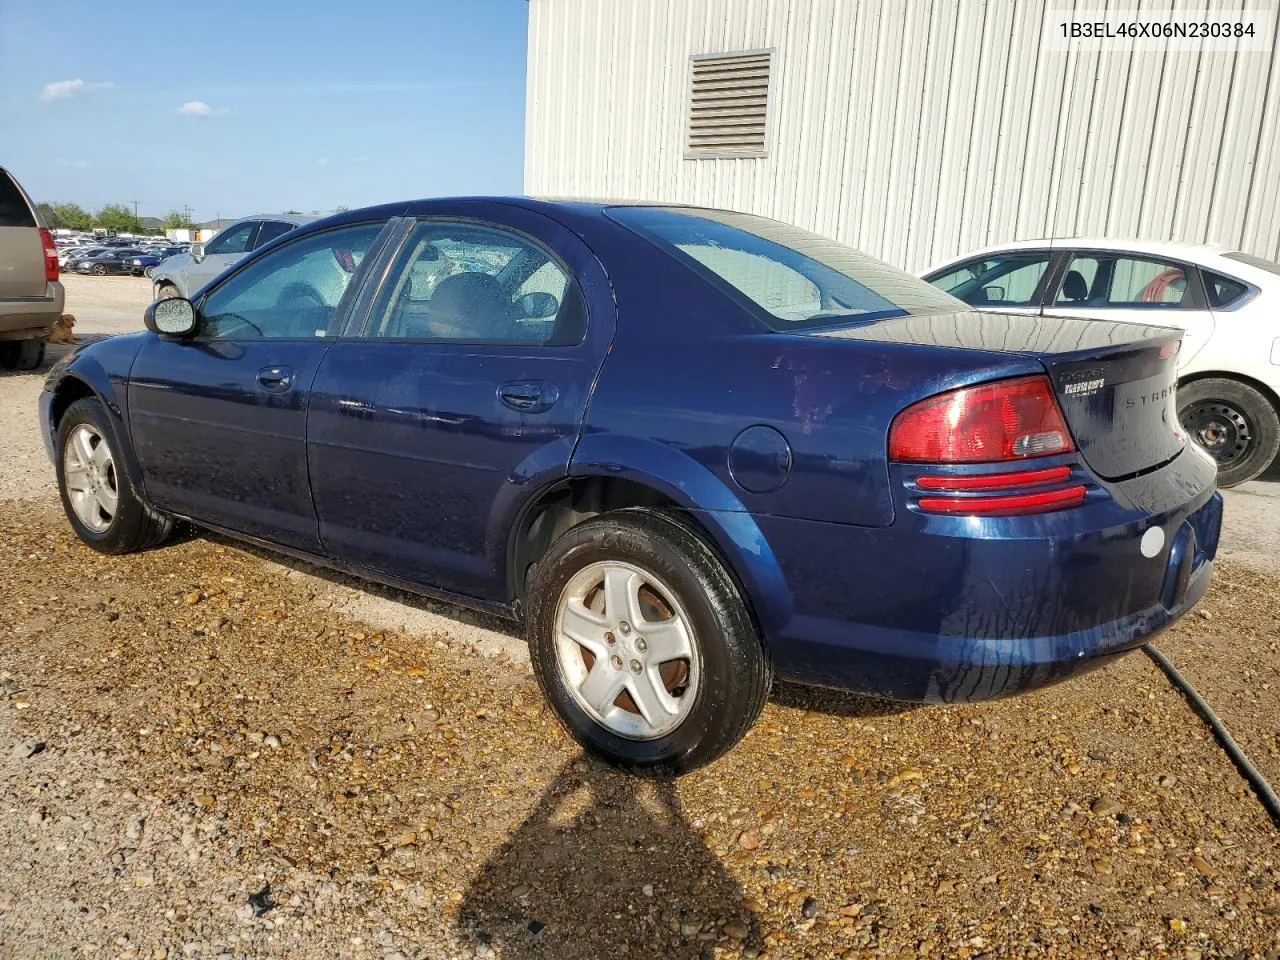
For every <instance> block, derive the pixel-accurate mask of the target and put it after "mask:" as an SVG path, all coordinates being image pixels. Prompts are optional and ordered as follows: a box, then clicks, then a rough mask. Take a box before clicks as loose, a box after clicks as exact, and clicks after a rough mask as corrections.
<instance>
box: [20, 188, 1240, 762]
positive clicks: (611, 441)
mask: <svg viewBox="0 0 1280 960" xmlns="http://www.w3.org/2000/svg"><path fill="white" fill-rule="evenodd" d="M146 324H147V327H148V331H147V332H143V333H138V334H133V335H130V336H121V337H114V338H111V339H107V340H100V341H97V342H94V343H91V344H88V345H83V346H81V347H79V348H78V349H77V350H76V351H75V352H74V353H72V354H71V355H69V356H68V357H66V358H65V359H63V360H61V361H60V362H59V363H58V364H57V365H56V366H55V368H54V369H53V371H52V372H51V374H50V375H49V378H48V382H47V383H46V385H45V391H44V393H43V395H42V398H41V402H40V414H41V421H42V425H43V430H44V435H45V439H46V442H47V445H48V449H49V453H50V456H51V457H52V459H53V461H54V463H55V464H56V468H57V476H58V484H59V486H60V488H61V494H62V501H63V505H64V507H65V508H66V514H67V517H68V519H69V521H70V523H71V525H72V527H74V529H75V531H76V533H77V534H78V535H79V536H80V538H81V539H82V540H83V541H84V542H85V543H87V544H88V545H89V546H91V547H93V548H94V549H96V550H100V551H102V552H105V553H126V552H129V551H133V550H140V549H145V548H150V547H154V546H156V545H158V544H160V543H161V542H162V541H163V540H164V539H165V538H166V536H167V535H168V534H169V531H170V529H171V527H172V524H173V522H174V520H175V519H178V518H182V519H186V520H189V521H191V522H194V523H196V524H199V525H202V526H204V527H208V528H210V529H214V530H218V531H222V532H224V533H226V534H230V535H232V536H235V537H241V538H244V539H245V540H248V541H251V542H255V543H260V544H265V545H269V546H271V547H273V548H275V549H278V550H280V551H281V552H284V553H287V554H292V555H295V556H299V557H305V558H307V559H310V560H315V561H317V562H320V563H325V564H329V565H331V566H333V567H336V568H339V569H342V570H346V571H349V572H352V573H356V574H358V575H360V576H363V577H367V578H370V579H372V580H377V581H381V582H383V583H387V584H391V585H394V586H398V587H402V588H404V589H407V590H413V591H418V592H420V593H423V594H427V595H430V596H435V597H443V598H447V599H450V600H453V601H457V602H460V603H464V604H467V605H470V606H472V607H476V608H478V609H482V610H487V611H490V612H493V613H497V614H500V615H504V616H508V617H511V618H515V619H519V620H522V621H523V622H524V624H525V627H526V630H527V634H528V639H529V644H530V649H531V653H532V658H533V664H534V667H535V670H536V673H537V676H538V679H539V681H540V683H541V685H542V687H543V690H544V692H545V694H546V696H547V698H548V699H549V701H550V703H551V704H552V706H553V707H554V709H555V710H556V712H557V714H558V715H559V716H560V718H561V719H562V721H563V722H564V724H565V726H566V727H567V728H568V730H569V731H570V732H571V733H572V734H573V735H574V736H575V737H577V738H578V740H580V741H581V743H582V744H583V745H584V746H585V747H587V748H588V749H589V750H591V751H593V752H595V753H596V754H598V755H600V756H602V757H604V758H606V759H608V760H610V761H612V762H614V763H617V764H620V765H623V766H628V767H632V768H643V767H656V768H661V769H664V770H672V771H677V772H678V771H683V770H688V769H691V768H694V767H696V766H698V765H700V764H704V763H707V762H709V761H710V760H712V759H714V758H715V757H717V756H719V755H720V754H721V753H723V752H724V751H725V750H727V749H728V748H729V747H731V746H732V745H733V744H734V743H735V742H737V741H738V740H739V739H740V738H741V737H742V736H743V735H744V734H745V733H746V731H747V730H748V728H749V727H750V726H751V724H752V722H753V721H754V720H755V718H756V716H757V715H758V714H759V712H760V710H761V708H762V707H763V705H764V703H765V700H766V698H767V696H768V694H769V688H770V684H771V681H772V678H773V677H774V675H775V674H776V675H778V676H780V677H785V678H787V679H790V680H794V681H799V682H803V683H808V684H818V685H826V686H832V687H839V688H844V689H848V690H854V691H858V692H861V693H866V694H874V695H879V696H886V697H893V698H897V699H902V700H911V701H923V702H931V701H971V700H982V699H988V698H993V697H1000V696H1005V695H1008V694H1013V693H1017V692H1020V691H1025V690H1029V689H1033V688H1035V687H1038V686H1041V685H1044V684H1046V683H1050V682H1053V681H1057V680H1061V679H1063V678H1066V677H1069V676H1071V675H1073V674H1077V673H1080V672H1081V671H1084V670H1087V669H1090V668H1092V667H1096V666H1098V665H1100V664H1103V663H1106V662H1108V660H1109V659H1110V658H1112V657H1114V656H1116V655H1119V654H1121V653H1123V652H1125V651H1128V650H1130V649H1132V648H1134V647H1136V646H1137V645H1139V644H1141V643H1143V642H1144V641H1145V640H1147V639H1149V638H1150V637H1151V636H1152V635H1153V634H1154V633H1156V632H1157V631H1159V630H1161V629H1162V628H1164V627H1166V626H1167V625H1168V624H1170V623H1171V622H1172V621H1173V620H1175V619H1176V618H1177V617H1179V616H1181V615H1182V614H1183V613H1185V612H1186V611H1187V610H1188V609H1189V608H1190V607H1191V606H1192V605H1193V604H1195V603H1196V602H1197V601H1198V600H1199V599H1200V598H1201V596H1202V595H1203V594H1204V592H1205V589H1206V588H1207V586H1208V584H1209V580H1210V576H1211V570H1212V560H1213V556H1214V553H1215V551H1216V548H1217V543H1218V533H1219V527H1220V524H1221V513H1222V501H1221V498H1220V496H1219V495H1218V494H1217V493H1216V492H1215V489H1214V473H1215V469H1214V462H1213V461H1212V460H1211V459H1210V458H1209V457H1208V456H1206V455H1205V454H1203V453H1202V452H1200V451H1199V450H1198V449H1197V448H1196V447H1195V446H1194V445H1192V444H1189V443H1188V442H1187V438H1186V436H1185V434H1184V433H1183V432H1182V430H1181V429H1180V427H1179V425H1178V418H1177V415H1176V404H1175V387H1174V383H1175V376H1176V365H1177V353H1178V350H1179V344H1180V339H1179V338H1180V333H1179V331H1176V330H1172V329H1166V328H1161V327H1152V326H1139V325H1130V324H1125V323H1104V322H1099V321H1093V320H1083V319H1072V318H1053V317H1039V316H1037V317H1030V316H1017V315H1007V314H1004V315H1002V314H988V313H982V312H975V311H974V310H972V309H970V308H969V307H967V306H966V305H965V304H964V303H962V302H960V301H959V300H956V299H954V298H952V297H951V296H950V295H948V294H946V293H944V292H943V291H941V290H938V289H936V288H934V287H932V286H930V285H929V284H927V283H925V282H923V281H921V280H918V279H916V278H914V277H911V276H909V275H907V274H905V273H902V272H900V271H898V270H896V269H893V268H891V267H889V266H887V265H886V264H883V263H881V262H879V261H877V260H874V259H871V258H869V257H867V256H864V255H863V254H860V253H858V252H857V251H856V250H853V249H851V248H849V247H846V246H843V245H841V244H838V243H835V242H833V241H831V240H828V239H825V238H823V237H820V236H817V235H814V234H811V233H807V232H805V231H802V230H799V229H797V228H794V227H790V226H787V225H785V224H782V223H777V222H775V221H771V220H766V219H762V218H758V217H753V216H748V215H745V214H738V213H730V212H726V211H720V210H704V209H697V208H688V207H661V206H639V205H601V204H587V203H553V202H543V201H536V200H526V199H501V200H499V199H461V200H427V201H419V202H413V203H400V204H394V205H388V206H380V207H373V208H369V209H364V210H357V211H350V212H346V213H342V214H339V215H338V216H335V217H331V218H329V219H327V220H323V221H320V222H317V223H313V224H310V225H308V226H304V227H302V228H300V229H299V230H296V231H294V232H292V233H289V234H287V235H286V236H284V237H281V238H279V239H277V240H275V241H273V242H271V243H269V244H267V245H266V246H264V247H262V248H261V249H259V250H257V251H255V252H254V253H253V254H251V255H250V256H248V257H246V258H245V259H243V260H241V261H240V262H238V263H237V264H236V265H235V266H234V267H232V268H231V269H229V270H228V271H227V272H225V273H223V274H222V275H221V276H218V277H217V278H215V279H214V280H213V281H211V282H210V283H209V284H208V285H207V286H206V287H205V288H204V289H202V290H200V291H199V292H198V293H196V294H195V295H194V297H193V298H192V299H191V300H186V299H180V298H175V299H169V300H162V301H158V302H157V303H155V304H153V305H152V306H151V307H150V308H149V309H148V311H147V315H146Z"/></svg>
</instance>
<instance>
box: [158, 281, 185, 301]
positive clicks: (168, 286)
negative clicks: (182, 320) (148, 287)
mask: <svg viewBox="0 0 1280 960" xmlns="http://www.w3.org/2000/svg"><path fill="white" fill-rule="evenodd" d="M180 296H182V294H181V293H179V292H178V288H177V287H176V286H174V285H173V284H172V283H162V284H160V286H159V287H158V288H157V289H156V299H157V300H170V299H172V298H174V297H180Z"/></svg>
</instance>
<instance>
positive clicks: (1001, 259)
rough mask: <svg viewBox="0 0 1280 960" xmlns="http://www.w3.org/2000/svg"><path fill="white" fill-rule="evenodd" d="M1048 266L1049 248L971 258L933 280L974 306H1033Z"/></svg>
mask: <svg viewBox="0 0 1280 960" xmlns="http://www.w3.org/2000/svg"><path fill="white" fill-rule="evenodd" d="M1048 269H1049V252H1048V251H1016V252H1012V253H1004V254H993V255H990V256H986V257H980V258H978V259H976V260H969V261H967V262H965V263H963V264H961V265H960V266H958V267H954V268H952V269H951V270H949V271H947V272H946V273H944V274H940V275H937V276H934V277H932V278H930V280H929V282H930V283H932V284H933V285H934V286H935V287H941V288H942V289H943V290H945V291H947V293H949V294H951V295H952V296H953V297H959V298H960V299H961V300H963V301H964V302H965V303H967V304H969V306H971V307H1030V306H1035V305H1036V290H1037V289H1038V288H1039V286H1040V281H1041V280H1042V279H1043V278H1044V274H1045V271H1046V270H1048Z"/></svg>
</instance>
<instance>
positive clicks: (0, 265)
mask: <svg viewBox="0 0 1280 960" xmlns="http://www.w3.org/2000/svg"><path fill="white" fill-rule="evenodd" d="M59 271H60V267H59V264H58V248H57V246H56V245H55V244H54V242H53V234H52V233H50V232H49V231H48V230H47V229H46V228H45V227H44V225H43V224H42V223H41V222H40V214H39V212H38V211H37V209H36V205H35V204H34V203H32V202H31V198H30V197H29V196H27V193H26V191H25V190H23V189H22V187H21V186H19V185H18V181H17V180H15V179H14V178H13V176H12V175H11V174H10V173H9V172H8V171H7V170H5V169H4V168H3V167H0V368H4V369H7V370H13V369H18V370H30V369H33V368H35V367H38V366H39V365H40V362H41V361H42V360H43V359H44V345H45V339H46V338H47V337H48V335H49V331H50V330H52V329H53V325H54V323H56V322H57V320H58V318H59V317H60V316H62V306H63V301H64V299H65V293H64V292H63V289H62V284H61V283H60V282H59V281H58V275H59Z"/></svg>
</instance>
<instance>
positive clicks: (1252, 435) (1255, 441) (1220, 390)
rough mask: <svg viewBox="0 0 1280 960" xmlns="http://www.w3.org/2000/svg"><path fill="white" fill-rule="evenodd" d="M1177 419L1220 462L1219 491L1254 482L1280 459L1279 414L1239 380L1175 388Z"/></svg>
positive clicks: (1196, 382)
mask: <svg viewBox="0 0 1280 960" xmlns="http://www.w3.org/2000/svg"><path fill="white" fill-rule="evenodd" d="M1178 419H1179V420H1180V421H1181V422H1182V427H1183V429H1184V430H1186V431H1187V434H1188V435H1189V436H1190V437H1191V439H1192V441H1193V442H1195V443H1197V444H1199V446H1200V447H1201V448H1202V449H1204V450H1205V451H1206V452H1207V453H1209V455H1210V456H1212V457H1213V458H1214V459H1215V460H1216V461H1217V462H1218V486H1220V487H1234V486H1236V485H1237V484H1241V483H1244V482H1245V481H1246V480H1252V479H1253V478H1254V477H1256V476H1258V475H1259V474H1261V473H1262V472H1263V471H1265V470H1266V469H1267V467H1269V466H1271V464H1272V462H1274V461H1275V459H1276V456H1277V455H1278V454H1280V415H1277V413H1276V408H1275V406H1274V405H1272V403H1271V401H1270V400H1269V399H1268V398H1267V397H1266V396H1264V395H1263V394H1262V393H1261V392H1259V391H1258V390H1256V389H1255V388H1253V387H1251V386H1249V384H1247V383H1242V382H1240V381H1239V380H1228V379H1227V378H1225V377H1211V378H1208V379H1205V380H1193V381H1192V382H1191V383H1188V384H1185V385H1184V386H1181V387H1179V388H1178Z"/></svg>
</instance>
